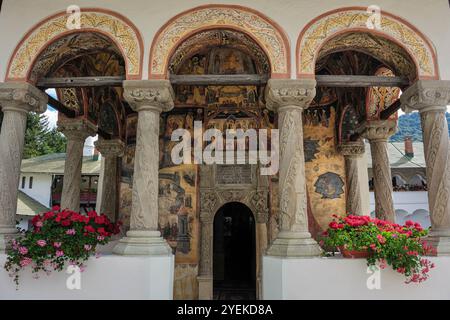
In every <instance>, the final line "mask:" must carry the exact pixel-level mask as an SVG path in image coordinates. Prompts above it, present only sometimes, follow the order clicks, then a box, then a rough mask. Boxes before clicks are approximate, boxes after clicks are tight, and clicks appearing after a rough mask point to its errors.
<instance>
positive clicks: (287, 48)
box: [148, 4, 291, 79]
mask: <svg viewBox="0 0 450 320" xmlns="http://www.w3.org/2000/svg"><path fill="white" fill-rule="evenodd" d="M208 8H225V9H236V10H241V11H246V12H250V13H252V14H255V15H257V16H259V17H260V18H262V19H263V20H265V21H267V22H268V23H269V24H270V25H272V26H273V27H274V29H275V30H277V33H278V35H280V36H281V40H282V43H283V46H284V50H285V53H286V68H287V73H275V74H272V75H271V76H272V78H290V76H291V49H290V48H291V46H290V42H289V38H288V36H287V34H286V32H285V31H284V29H283V28H282V27H281V26H280V25H279V24H278V23H276V22H275V21H274V20H272V19H271V18H269V17H268V16H266V15H265V14H263V13H261V12H259V11H257V10H255V9H252V8H248V7H244V6H240V5H227V4H208V5H201V6H198V7H194V8H191V9H188V10H185V11H183V12H180V13H179V14H177V15H175V16H174V17H172V18H170V19H169V20H168V21H167V22H166V23H165V24H164V25H163V26H162V27H161V28H159V30H158V31H157V32H156V33H155V36H154V37H153V41H152V44H151V46H150V54H149V64H148V76H149V79H167V77H168V75H167V69H168V61H169V60H170V55H172V54H173V53H174V52H175V50H176V49H177V48H178V47H179V46H180V44H182V43H183V41H185V40H186V39H188V38H189V37H191V36H192V35H194V34H196V33H199V32H201V31H205V30H210V29H214V28H215V29H218V28H220V29H232V30H236V31H239V32H242V33H245V34H246V35H248V36H250V37H251V38H252V39H253V40H254V41H255V42H256V43H257V44H258V46H260V47H261V49H263V51H264V52H265V53H266V55H267V52H266V50H265V48H264V46H262V45H261V43H260V42H259V41H257V40H256V37H254V36H253V35H252V34H251V33H249V32H248V31H246V30H244V29H241V28H237V27H236V26H231V25H210V26H205V27H203V28H198V29H195V30H192V31H191V32H190V33H189V34H188V35H185V36H183V37H182V38H181V39H179V40H178V41H177V42H176V43H175V44H174V45H173V46H172V48H171V49H170V55H169V57H168V59H167V62H166V65H165V66H164V71H163V72H164V73H163V74H153V73H152V61H153V55H154V50H155V46H156V44H157V43H158V39H159V37H160V35H161V34H162V33H163V32H164V30H165V29H166V28H167V27H168V26H169V25H170V24H171V23H172V22H173V21H175V20H177V19H178V18H180V17H182V16H185V15H188V14H189V13H192V12H195V11H199V10H203V9H208ZM269 62H270V64H272V63H273V62H272V61H270V59H269Z"/></svg>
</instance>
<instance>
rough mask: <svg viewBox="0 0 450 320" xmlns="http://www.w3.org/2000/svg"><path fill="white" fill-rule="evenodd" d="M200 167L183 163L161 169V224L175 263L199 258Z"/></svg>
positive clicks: (195, 260)
mask: <svg viewBox="0 0 450 320" xmlns="http://www.w3.org/2000/svg"><path fill="white" fill-rule="evenodd" d="M196 212H197V167H196V166H195V165H182V166H176V167H171V168H165V169H161V170H160V172H159V228H160V230H161V234H162V236H163V237H164V238H165V239H166V240H167V242H168V243H169V245H170V246H171V247H172V249H173V250H174V252H175V261H176V263H196V262H197V261H198V219H197V218H196Z"/></svg>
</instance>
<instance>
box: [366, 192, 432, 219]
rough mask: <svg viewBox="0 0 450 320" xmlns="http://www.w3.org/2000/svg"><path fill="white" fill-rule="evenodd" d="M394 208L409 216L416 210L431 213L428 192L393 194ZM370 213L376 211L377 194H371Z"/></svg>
mask: <svg viewBox="0 0 450 320" xmlns="http://www.w3.org/2000/svg"><path fill="white" fill-rule="evenodd" d="M392 195H393V200H394V208H395V209H396V210H399V209H401V210H405V211H407V212H408V213H409V214H412V213H414V211H416V210H420V209H425V210H427V211H429V207H428V193H427V192H426V191H401V192H393V193H392ZM369 197H370V212H372V211H374V210H375V194H374V192H370V195H369Z"/></svg>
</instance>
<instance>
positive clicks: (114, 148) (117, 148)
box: [94, 138, 125, 157]
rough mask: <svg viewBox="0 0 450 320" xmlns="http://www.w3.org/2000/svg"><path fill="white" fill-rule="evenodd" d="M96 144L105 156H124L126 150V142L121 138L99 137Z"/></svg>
mask: <svg viewBox="0 0 450 320" xmlns="http://www.w3.org/2000/svg"><path fill="white" fill-rule="evenodd" d="M94 145H95V147H96V148H97V149H98V151H99V152H100V153H101V154H102V156H104V157H122V156H123V152H124V150H125V143H124V142H123V141H122V140H120V139H112V140H106V139H102V138H99V139H98V140H97V141H95V142H94Z"/></svg>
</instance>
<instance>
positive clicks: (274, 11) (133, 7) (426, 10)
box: [0, 0, 450, 80]
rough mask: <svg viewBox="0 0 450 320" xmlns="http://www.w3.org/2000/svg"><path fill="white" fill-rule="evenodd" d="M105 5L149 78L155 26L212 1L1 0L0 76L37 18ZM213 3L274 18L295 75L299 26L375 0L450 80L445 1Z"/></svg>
mask: <svg viewBox="0 0 450 320" xmlns="http://www.w3.org/2000/svg"><path fill="white" fill-rule="evenodd" d="M74 3H76V4H77V5H79V6H80V7H96V8H106V9H109V10H113V11H117V12H119V13H121V14H123V15H124V16H126V17H127V18H129V19H130V20H131V21H132V22H133V23H134V24H135V25H136V26H137V28H138V29H139V30H140V32H141V34H142V37H143V40H144V47H145V53H144V68H143V77H144V79H147V74H148V73H147V70H148V59H149V51H150V45H151V41H152V39H153V37H154V35H155V33H156V32H157V30H158V29H159V28H160V27H161V26H162V25H163V24H164V23H165V22H167V21H168V20H169V19H170V18H172V17H173V16H175V15H176V14H178V13H180V12H182V11H185V10H187V9H190V8H193V7H196V6H199V5H205V4H211V3H214V2H211V1H209V0H189V1H185V0H164V1H157V0H154V1H148V0H129V1H123V0H77V1H75V2H74V1H73V0H58V1H55V0H4V1H3V7H2V12H1V14H0V39H1V41H2V42H1V49H2V50H0V79H1V80H3V79H4V77H5V72H6V68H7V62H8V60H9V57H10V55H11V54H12V52H13V50H14V48H15V47H16V45H17V43H18V42H19V41H20V39H21V38H22V36H23V35H24V34H25V33H26V32H27V31H28V30H29V29H30V28H31V27H32V26H34V25H35V24H36V23H38V22H39V21H41V20H42V19H44V18H46V17H47V16H49V15H52V14H54V13H56V12H60V11H65V10H66V8H67V6H68V5H72V4H74ZM215 3H222V4H236V5H241V6H246V7H250V8H253V9H256V10H258V11H260V12H262V13H264V14H265V15H267V16H269V17H270V18H272V19H273V20H274V21H276V22H277V23H278V24H279V25H280V26H281V27H282V28H283V29H284V30H285V31H286V33H287V35H288V37H289V39H290V43H291V58H292V66H293V68H292V71H293V74H295V71H296V70H295V47H296V42H297V38H298V36H299V34H300V32H301V30H302V29H303V27H304V26H305V25H306V24H307V23H308V22H310V21H311V20H312V19H314V18H316V17H317V16H319V15H320V14H323V13H324V12H326V11H329V10H333V9H337V8H341V7H348V6H370V5H374V4H376V5H378V6H380V7H381V9H383V10H386V11H387V12H390V13H393V14H395V15H397V16H400V17H402V18H404V19H406V20H407V21H409V22H410V23H412V24H413V25H415V26H416V27H417V28H418V29H419V30H421V31H422V32H423V33H424V34H425V35H426V36H428V37H429V38H430V40H431V41H432V42H433V43H434V45H435V47H436V49H437V55H438V61H439V65H440V70H441V77H442V79H447V80H449V79H450V68H447V67H446V66H448V65H450V41H449V38H450V19H449V18H448V17H449V14H450V8H449V4H448V1H447V0H377V1H373V0H327V1H311V0H277V1H273V0H242V1H230V0H221V1H215Z"/></svg>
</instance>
